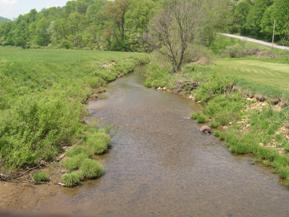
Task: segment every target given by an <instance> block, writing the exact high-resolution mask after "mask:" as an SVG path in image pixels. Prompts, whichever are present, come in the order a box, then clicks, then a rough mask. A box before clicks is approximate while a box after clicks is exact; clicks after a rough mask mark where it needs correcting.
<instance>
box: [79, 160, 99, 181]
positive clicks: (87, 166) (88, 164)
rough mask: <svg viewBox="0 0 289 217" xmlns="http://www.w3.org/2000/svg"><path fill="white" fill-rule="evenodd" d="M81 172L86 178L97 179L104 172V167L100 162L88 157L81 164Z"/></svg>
mask: <svg viewBox="0 0 289 217" xmlns="http://www.w3.org/2000/svg"><path fill="white" fill-rule="evenodd" d="M80 174H81V176H82V177H83V178H84V179H96V178H99V177H101V176H102V175H103V174H104V168H103V166H102V165H101V164H100V163H99V162H97V161H95V160H91V159H86V160H84V161H83V162H82V164H81V167H80Z"/></svg>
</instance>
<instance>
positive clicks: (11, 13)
mask: <svg viewBox="0 0 289 217" xmlns="http://www.w3.org/2000/svg"><path fill="white" fill-rule="evenodd" d="M67 1H68V0H0V16H2V17H7V18H10V19H13V18H16V17H18V16H19V15H20V14H23V13H27V12H29V11H30V10H31V9H34V8H36V9H37V10H38V11H39V10H41V9H43V8H47V7H52V6H63V5H65V3H66V2H67Z"/></svg>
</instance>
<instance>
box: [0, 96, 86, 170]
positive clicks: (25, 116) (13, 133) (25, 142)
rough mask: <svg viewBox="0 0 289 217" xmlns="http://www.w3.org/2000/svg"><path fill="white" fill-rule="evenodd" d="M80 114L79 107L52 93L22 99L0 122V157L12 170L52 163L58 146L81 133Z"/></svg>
mask: <svg viewBox="0 0 289 217" xmlns="http://www.w3.org/2000/svg"><path fill="white" fill-rule="evenodd" d="M81 112H82V107H81V106H79V105H75V104H72V103H70V102H69V101H68V99H66V98H62V97H61V96H58V97H55V96H54V95H53V94H52V93H51V94H48V93H47V94H46V95H40V96H34V97H32V96H30V97H24V98H22V100H20V101H18V102H17V103H15V105H14V106H13V107H12V108H11V110H10V112H9V115H7V116H6V117H5V119H4V120H1V122H2V124H4V126H5V127H3V128H0V135H1V139H0V158H1V159H2V160H3V161H4V164H5V165H6V166H8V167H9V168H12V169H13V168H19V167H23V166H31V165H36V164H38V163H39V161H40V160H45V161H51V160H53V159H54V158H55V157H56V156H57V154H58V153H59V150H60V148H61V147H60V144H67V143H70V142H71V141H72V139H73V138H74V136H75V135H77V133H78V131H79V130H80V128H81V125H80V122H79V117H80V114H81ZM3 122H4V123H3Z"/></svg>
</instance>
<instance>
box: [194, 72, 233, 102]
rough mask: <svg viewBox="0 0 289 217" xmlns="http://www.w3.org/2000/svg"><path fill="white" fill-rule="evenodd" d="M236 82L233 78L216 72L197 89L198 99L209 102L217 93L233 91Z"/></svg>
mask: <svg viewBox="0 0 289 217" xmlns="http://www.w3.org/2000/svg"><path fill="white" fill-rule="evenodd" d="M234 84H235V81H234V80H233V79H232V78H229V77H223V76H219V75H217V74H214V75H212V76H210V78H209V79H208V80H207V81H206V82H203V83H202V84H201V85H200V87H199V88H198V89H197V90H196V100H197V101H201V102H208V101H209V100H210V99H212V98H213V97H215V96H217V95H221V94H224V93H229V92H231V91H232V88H233V86H234Z"/></svg>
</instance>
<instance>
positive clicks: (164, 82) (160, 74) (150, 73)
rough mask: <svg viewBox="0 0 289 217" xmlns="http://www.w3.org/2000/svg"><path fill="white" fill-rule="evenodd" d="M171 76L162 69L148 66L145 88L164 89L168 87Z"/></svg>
mask: <svg viewBox="0 0 289 217" xmlns="http://www.w3.org/2000/svg"><path fill="white" fill-rule="evenodd" d="M171 77H172V75H171V74H170V73H169V71H168V70H166V69H163V68H161V67H159V66H157V65H155V64H153V65H150V66H149V67H148V69H147V73H146V80H145V86H146V87H154V88H158V87H166V86H168V85H169V82H170V79H171Z"/></svg>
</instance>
